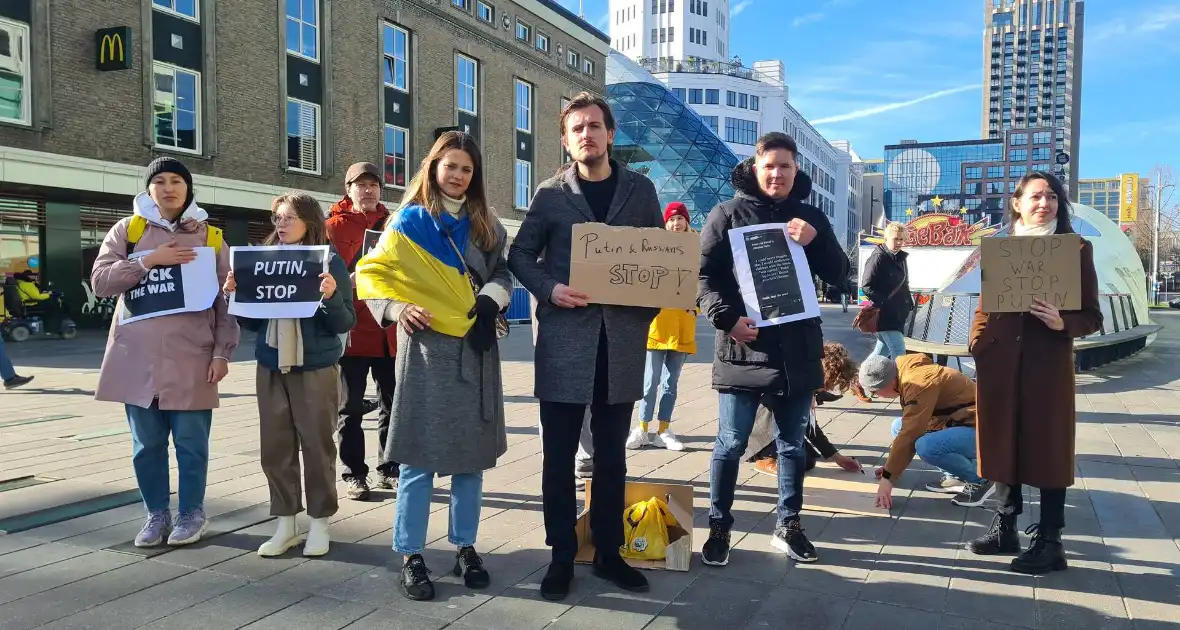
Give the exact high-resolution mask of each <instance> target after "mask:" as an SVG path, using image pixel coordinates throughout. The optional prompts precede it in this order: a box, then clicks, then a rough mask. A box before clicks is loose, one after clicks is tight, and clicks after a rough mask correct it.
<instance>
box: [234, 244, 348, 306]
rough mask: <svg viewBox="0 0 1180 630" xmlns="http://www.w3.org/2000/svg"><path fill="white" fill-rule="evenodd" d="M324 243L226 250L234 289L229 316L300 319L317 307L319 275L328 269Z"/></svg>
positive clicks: (319, 297) (318, 300) (319, 295)
mask: <svg viewBox="0 0 1180 630" xmlns="http://www.w3.org/2000/svg"><path fill="white" fill-rule="evenodd" d="M329 256H330V253H329V251H328V246H327V245H261V246H252V247H233V248H230V250H229V261H230V267H232V268H233V270H234V282H235V283H236V284H237V290H236V291H234V293H233V295H231V296H230V300H229V312H230V314H231V315H238V316H241V317H251V318H254V319H302V318H304V317H311V316H312V315H315V312H316V309H318V308H319V306H320V300H321V299H322V297H323V296H322V295H321V294H320V282H322V279H321V278H320V274H322V273H324V272H325V271H327V270H328V260H329Z"/></svg>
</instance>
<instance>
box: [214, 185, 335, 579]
mask: <svg viewBox="0 0 1180 630" xmlns="http://www.w3.org/2000/svg"><path fill="white" fill-rule="evenodd" d="M271 208H272V209H271V217H270V218H271V222H272V223H274V226H275V230H274V232H273V233H272V234H271V235H270V236H268V237H267V239H266V241H264V243H263V244H264V245H327V244H328V236H327V231H326V229H325V227H324V214H323V211H321V210H320V204H319V203H318V202H317V201H316V200H315V199H313V198H312V197H311V196H309V195H307V194H305V193H291V194H287V195H283V196H281V197H278V198H276V199H275V200H274V202H273V203H272V204H271ZM328 255H329V256H330V257H331V260H330V262H329V263H328V271H327V272H324V273H322V274H320V293H321V294H322V295H323V300H322V301H321V303H320V307H319V308H318V309H317V310H316V312H315V314H314V315H312V316H311V317H304V318H302V319H285V318H284V319H270V320H266V319H251V318H248V317H238V322H239V323H240V324H241V326H242V327H243V328H245V329H246V330H251V331H254V333H255V334H256V337H255V340H256V341H255V348H254V356H255V357H256V358H257V359H258V366H257V369H256V377H255V378H256V381H255V387H256V389H257V393H258V432H259V443H260V444H261V445H262V455H261V459H262V472H263V473H265V474H266V482H267V485H268V486H270V513H271V516H277V517H278V529H277V530H276V531H275V534H274V536H272V537H271V538H270V540H268V541H266V542H264V543H262V546H261V547H259V548H258V555H260V556H262V557H264V558H270V557H274V556H281V555H282V554H284V553H286V551H287V550H288V549H290V548H291V547H294V546H295V545H298V544H299V540H300V536H299V528H298V527H297V525H296V523H295V515H297V514H299V513H300V512H302V511H303V503H302V500H301V499H302V494H303V493H302V491H301V488H300V485H301V484H300V479H299V474H300V473H299V454H300V452H302V453H303V465H304V467H305V469H304V470H305V473H306V474H305V475H304V482H305V484H306V487H307V515H308V516H310V517H311V525H310V527H309V529H308V532H307V542H306V543H305V544H304V545H303V555H305V556H313V557H314V556H322V555H324V554H326V553H328V545H329V542H330V539H329V535H328V518H329V517H330V516H332V515H333V514H335V513H336V510H337V499H336V442H335V440H334V438H333V434H334V429H335V425H336V412H337V407H336V404H337V401H338V400H339V391H340V381H339V379H340V376H339V368H338V367H337V365H336V360H337V359H338V358H339V357H340V351H341V347H340V335H342V334H344V333H347V332H348V331H349V330H351V329H352V327H353V325H354V324H355V323H356V313H355V312H354V311H353V305H352V299H351V297H352V282H351V281H350V280H349V278H348V267H347V266H346V265H345V264H344V260H343V259H342V258H340V256H338V255H336V251H335V250H334V249H333V250H331V251H330V252H329V254H328ZM222 290H223V291H224V292H225V293H226V294H227V295H229V294H231V293H233V292H234V291H236V290H237V282H236V280H235V279H234V276H233V272H230V275H229V278H227V279H226V281H225V285H224V286H223V287H222Z"/></svg>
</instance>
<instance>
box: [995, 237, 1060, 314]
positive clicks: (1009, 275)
mask: <svg viewBox="0 0 1180 630" xmlns="http://www.w3.org/2000/svg"><path fill="white" fill-rule="evenodd" d="M980 250H981V254H982V260H981V262H980V295H979V299H980V302H981V303H982V304H983V311H984V312H985V313H1026V312H1028V310H1029V307H1030V306H1032V304H1033V299H1035V298H1039V299H1041V300H1044V301H1046V302H1049V303H1050V304H1052V305H1054V306H1056V307H1057V308H1058V309H1060V310H1063V311H1076V310H1078V309H1080V308H1081V307H1082V268H1081V267H1082V265H1081V254H1082V237H1081V236H1079V235H1077V234H1051V235H1048V236H1009V237H1005V238H1000V237H994V236H993V237H988V238H985V239H983V240H982V241H981V242H980Z"/></svg>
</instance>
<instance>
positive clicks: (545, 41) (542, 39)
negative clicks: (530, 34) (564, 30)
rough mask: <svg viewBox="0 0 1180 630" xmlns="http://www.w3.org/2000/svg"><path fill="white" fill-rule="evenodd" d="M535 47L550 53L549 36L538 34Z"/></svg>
mask: <svg viewBox="0 0 1180 630" xmlns="http://www.w3.org/2000/svg"><path fill="white" fill-rule="evenodd" d="M533 46H534V47H535V48H536V49H537V50H539V51H541V52H543V53H548V52H549V36H548V35H546V34H544V33H537V40H536V41H535V42H534V43H533Z"/></svg>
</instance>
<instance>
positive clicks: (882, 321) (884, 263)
mask: <svg viewBox="0 0 1180 630" xmlns="http://www.w3.org/2000/svg"><path fill="white" fill-rule="evenodd" d="M908 257H909V254H907V253H906V252H904V251H899V252H897V253H896V254H891V253H889V250H887V249H886V248H885V246H884V245H878V246H877V248H876V249H874V250H873V253H872V254H871V255H869V262H867V263H865V277H864V279H863V280H862V281H861V285H862V286H863V287H864V291H865V295H866V296H867V297H868V298H869V300H870V301H872V303H873V304H874V305H876V306H877V308H879V309H881V314H880V316H879V318H878V319H877V330H879V331H882V332H885V331H897V332H902V331H903V329H904V327H905V322H906V319H908V318H909V316H910V311H911V310H913V308H914V296H913V295H912V294H911V293H910V279H909V273H908V269H909V268H908V267H907V265H906V258H908ZM898 284H900V285H901V289H899V290H898V291H897V293H893V290H894V289H897V285H898ZM890 293H893V297H889V294H890Z"/></svg>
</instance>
